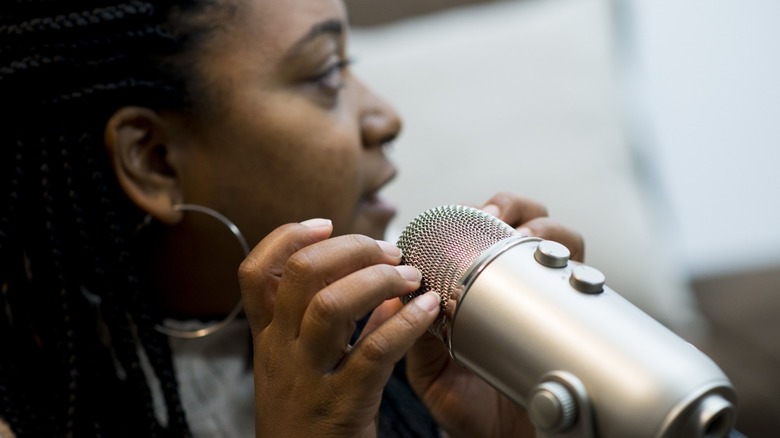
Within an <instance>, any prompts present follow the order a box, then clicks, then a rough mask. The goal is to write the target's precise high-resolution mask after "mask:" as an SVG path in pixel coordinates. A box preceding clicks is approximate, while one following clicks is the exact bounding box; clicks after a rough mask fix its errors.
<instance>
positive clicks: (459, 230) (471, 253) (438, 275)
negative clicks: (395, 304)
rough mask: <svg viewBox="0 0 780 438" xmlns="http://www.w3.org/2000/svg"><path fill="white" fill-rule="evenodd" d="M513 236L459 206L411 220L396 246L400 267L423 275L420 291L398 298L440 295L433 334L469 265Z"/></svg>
mask: <svg viewBox="0 0 780 438" xmlns="http://www.w3.org/2000/svg"><path fill="white" fill-rule="evenodd" d="M513 234H515V230H514V229H513V228H512V227H510V226H509V225H507V224H506V223H505V222H503V221H501V220H500V219H498V218H496V217H494V216H491V215H489V214H487V213H485V212H483V211H481V210H478V209H476V208H471V207H465V206H462V205H445V206H441V207H436V208H432V209H430V210H428V211H426V212H424V213H422V214H421V215H419V216H417V218H415V219H414V220H412V222H411V223H409V225H407V226H406V228H405V229H404V230H403V232H402V233H401V236H400V237H399V239H398V243H397V244H396V246H398V248H400V249H401V252H402V254H403V255H402V257H401V263H402V264H406V265H410V266H414V267H416V268H417V269H419V270H420V272H422V282H421V285H420V288H419V289H417V290H416V291H415V292H412V293H411V294H408V295H406V296H404V297H402V298H401V301H403V302H404V304H406V303H408V302H409V300H411V299H412V298H414V297H416V296H417V295H420V294H423V293H426V292H429V291H435V292H438V293H439V295H441V313H440V314H439V318H438V319H437V320H436V322H435V323H434V327H432V330H434V332H437V331H438V330H439V329H440V326H441V325H442V324H444V322H445V321H444V320H443V312H444V309H445V308H446V306H447V301H449V298H450V295H451V294H452V292H453V290H454V288H456V287H458V285H459V282H460V280H461V278H462V277H463V275H464V274H465V273H466V271H467V270H468V268H469V267H470V266H471V264H472V263H473V262H474V261H475V260H476V259H477V257H479V256H480V255H481V254H482V253H483V252H485V250H487V249H488V248H490V247H491V246H493V245H494V244H496V243H498V242H499V241H501V240H504V239H506V238H508V237H510V236H512V235H513Z"/></svg>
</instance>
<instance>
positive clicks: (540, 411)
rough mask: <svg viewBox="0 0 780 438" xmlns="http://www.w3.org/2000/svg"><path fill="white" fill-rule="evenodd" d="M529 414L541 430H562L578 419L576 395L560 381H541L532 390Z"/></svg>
mask: <svg viewBox="0 0 780 438" xmlns="http://www.w3.org/2000/svg"><path fill="white" fill-rule="evenodd" d="M528 415H529V416H530V417H531V422H533V424H534V426H536V428H537V429H538V430H539V431H540V432H562V431H564V430H566V429H568V428H569V427H571V426H572V425H573V424H574V421H575V420H576V417H577V407H576V403H575V401H574V396H572V395H571V392H569V389H568V388H566V387H565V386H564V385H562V384H560V383H558V382H544V383H540V384H539V385H537V386H536V387H534V389H532V390H531V396H530V397H529V402H528Z"/></svg>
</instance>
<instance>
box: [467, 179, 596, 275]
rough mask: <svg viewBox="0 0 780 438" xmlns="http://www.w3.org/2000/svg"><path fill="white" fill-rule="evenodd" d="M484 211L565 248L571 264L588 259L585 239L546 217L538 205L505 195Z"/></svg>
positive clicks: (519, 197)
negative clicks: (586, 257)
mask: <svg viewBox="0 0 780 438" xmlns="http://www.w3.org/2000/svg"><path fill="white" fill-rule="evenodd" d="M482 210H483V211H485V212H486V213H490V214H492V215H493V216H496V217H497V218H499V219H501V220H503V221H504V222H506V223H508V224H509V225H511V226H513V227H515V228H517V230H518V231H519V232H520V233H522V234H525V235H527V236H535V237H541V238H542V239H547V240H554V241H556V242H558V243H561V244H563V245H564V246H566V247H567V248H568V249H569V251H570V252H571V258H572V260H576V261H579V262H582V261H583V260H584V258H585V242H584V240H583V238H582V236H581V235H580V234H579V233H577V232H575V231H573V230H571V229H569V228H567V227H565V226H563V225H561V224H560V223H558V222H557V221H555V220H553V219H551V218H549V217H547V216H548V211H547V208H545V207H544V206H543V205H542V204H540V203H538V202H536V201H533V200H531V199H529V198H525V197H523V196H519V195H516V194H513V193H508V192H503V193H498V194H496V195H494V196H493V197H492V198H490V199H489V200H488V201H487V202H486V203H485V205H484V206H483V207H482Z"/></svg>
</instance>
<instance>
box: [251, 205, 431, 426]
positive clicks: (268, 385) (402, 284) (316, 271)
mask: <svg viewBox="0 0 780 438" xmlns="http://www.w3.org/2000/svg"><path fill="white" fill-rule="evenodd" d="M331 232H332V226H331V224H330V222H329V221H325V220H321V219H316V220H311V221H306V222H304V223H301V224H288V225H285V226H282V227H280V228H278V229H276V230H275V231H273V232H272V233H271V234H269V235H268V236H267V237H266V238H265V239H263V240H262V241H261V242H260V243H259V244H258V245H257V247H255V248H254V250H253V251H252V252H251V254H250V255H249V256H248V257H247V259H246V260H245V261H244V262H243V263H242V265H241V268H240V270H239V281H240V285H241V293H242V297H243V300H244V308H245V310H246V315H247V319H248V321H249V324H250V327H251V330H252V338H253V343H254V371H255V411H256V431H257V432H256V434H257V436H273V437H277V436H279V437H281V436H284V437H298V436H302V437H303V436H305V437H311V436H317V437H329V436H334V437H335V436H338V437H344V436H349V437H358V436H374V435H375V434H376V421H375V420H376V415H377V413H378V411H379V403H380V400H381V395H382V390H383V388H384V386H385V384H386V383H387V380H388V379H389V377H390V375H391V373H392V369H393V366H394V365H395V363H396V362H398V361H399V360H400V359H401V358H402V357H403V355H404V354H405V353H406V351H407V350H408V349H409V348H410V347H411V345H412V344H413V343H414V341H415V340H416V339H417V338H418V337H419V336H420V335H421V334H422V333H424V332H425V331H426V330H427V328H428V327H429V326H430V325H431V323H432V322H433V320H434V319H435V318H436V315H437V314H438V309H439V297H438V296H437V295H436V294H434V293H429V294H426V295H421V296H420V297H417V298H416V299H415V300H414V301H412V302H411V303H410V304H409V305H406V306H404V308H403V309H399V310H398V311H397V312H393V313H392V314H390V313H385V312H376V313H375V314H373V315H372V316H371V317H370V319H369V323H368V326H370V329H368V328H367V329H365V330H364V332H363V334H362V336H361V338H360V339H359V340H358V341H357V343H356V344H355V345H354V346H349V345H348V343H349V340H350V336H351V335H352V334H353V331H354V330H355V326H356V323H355V322H356V321H357V320H359V319H361V318H362V317H363V316H365V315H367V314H368V313H370V312H371V311H372V310H373V309H374V308H376V307H377V306H379V305H380V304H381V303H382V302H384V301H386V300H390V299H393V300H392V301H396V302H398V301H399V300H398V299H397V298H398V297H400V296H401V295H404V294H407V293H410V292H413V291H415V290H416V289H417V288H419V286H420V273H419V271H417V270H416V269H415V268H412V267H408V266H398V264H399V262H400V258H401V257H400V256H401V253H400V250H398V248H396V247H395V246H393V245H390V244H388V243H386V242H380V241H376V240H373V239H370V238H368V237H365V236H357V235H350V236H341V237H336V238H332V239H329V238H328V237H329V236H330V234H331Z"/></svg>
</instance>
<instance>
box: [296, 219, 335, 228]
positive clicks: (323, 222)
mask: <svg viewBox="0 0 780 438" xmlns="http://www.w3.org/2000/svg"><path fill="white" fill-rule="evenodd" d="M301 225H304V226H306V227H309V228H325V227H330V226H332V225H333V222H332V221H331V220H330V219H321V218H315V219H309V220H305V221H303V222H301Z"/></svg>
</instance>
